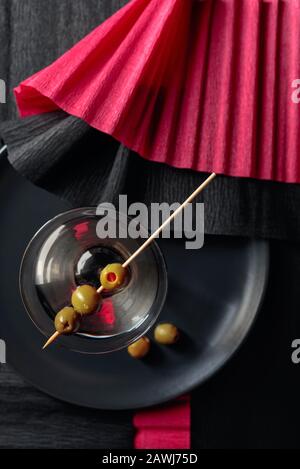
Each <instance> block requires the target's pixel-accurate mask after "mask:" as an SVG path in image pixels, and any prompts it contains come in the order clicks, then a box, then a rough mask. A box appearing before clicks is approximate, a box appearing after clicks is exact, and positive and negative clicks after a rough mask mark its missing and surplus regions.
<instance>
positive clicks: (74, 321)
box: [43, 306, 81, 349]
mask: <svg viewBox="0 0 300 469" xmlns="http://www.w3.org/2000/svg"><path fill="white" fill-rule="evenodd" d="M80 319H81V316H80V315H79V314H78V313H76V311H75V310H74V308H72V306H66V307H65V308H63V309H61V310H60V311H59V312H58V313H57V315H56V316H55V319H54V325H55V329H56V332H54V334H52V336H51V337H50V338H49V339H48V340H47V342H46V343H45V345H44V346H43V349H44V348H46V347H48V345H50V344H51V343H52V342H54V340H55V339H56V338H57V337H58V336H60V335H61V334H72V333H74V332H77V331H78V329H79V327H80Z"/></svg>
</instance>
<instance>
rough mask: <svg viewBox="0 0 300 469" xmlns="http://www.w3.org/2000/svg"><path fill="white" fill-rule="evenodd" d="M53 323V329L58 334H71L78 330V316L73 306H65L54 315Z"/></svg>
mask: <svg viewBox="0 0 300 469" xmlns="http://www.w3.org/2000/svg"><path fill="white" fill-rule="evenodd" d="M54 325H55V329H56V330H57V332H59V333H60V334H71V333H72V332H76V331H78V329H79V326H80V316H79V315H78V314H77V313H76V311H75V310H74V308H72V307H71V306H66V307H65V308H63V309H61V310H60V311H59V312H58V313H57V315H56V316H55V319H54Z"/></svg>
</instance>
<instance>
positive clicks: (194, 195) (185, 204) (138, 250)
mask: <svg viewBox="0 0 300 469" xmlns="http://www.w3.org/2000/svg"><path fill="white" fill-rule="evenodd" d="M215 177H216V173H211V175H210V176H208V178H206V179H205V181H204V182H202V184H200V186H199V187H198V188H197V189H196V190H195V191H194V192H193V193H192V194H191V195H190V196H189V197H188V198H187V199H186V200H185V201H184V202H183V203H182V204H181V205H180V206H179V207H178V208H177V209H176V210H175V211H174V212H173V213H172V214H171V215H170V216H169V217H168V218H167V219H166V220H165V221H164V222H163V223H162V224H161V225H160V226H159V227H158V228H157V230H155V231H154V233H153V234H152V235H151V236H150V237H149V238H148V239H146V241H145V242H144V243H143V244H142V245H141V246H140V247H139V248H138V249H137V250H136V251H135V252H134V253H133V254H131V256H130V257H128V259H127V260H126V261H125V262H124V263H123V264H122V266H123V267H127V266H128V265H129V264H130V263H131V262H132V261H133V260H134V259H135V258H136V257H137V256H138V255H139V254H141V252H143V251H144V249H146V248H147V247H148V246H149V244H151V243H152V241H153V240H154V239H155V238H156V237H157V236H158V235H159V233H161V231H162V230H163V229H164V228H165V227H166V226H168V225H169V224H170V223H171V221H172V220H174V218H175V217H176V216H177V215H178V214H179V213H180V212H182V210H184V209H185V207H186V206H187V205H188V204H189V203H190V202H192V200H194V198H195V197H197V195H198V194H200V192H202V191H203V190H204V189H205V188H206V187H207V186H208V184H209V183H210V182H211V181H212V180H213V179H214V178H215ZM103 290H104V287H103V286H102V285H101V286H100V287H99V288H98V290H97V292H98V293H101V292H102V291H103ZM60 335H61V334H60V332H57V331H56V332H54V334H52V336H51V337H50V338H49V339H48V340H47V342H46V343H45V345H44V346H43V349H45V348H46V347H48V345H50V344H52V342H54V340H56V339H57V338H58V337H59V336H60Z"/></svg>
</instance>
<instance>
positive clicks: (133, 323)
mask: <svg viewBox="0 0 300 469" xmlns="http://www.w3.org/2000/svg"><path fill="white" fill-rule="evenodd" d="M105 217H106V220H110V221H112V222H116V226H117V227H118V228H119V230H118V231H119V232H122V233H124V232H126V231H127V226H128V223H129V221H130V220H129V219H128V218H127V216H125V215H124V214H120V213H118V212H116V211H114V210H111V209H109V208H107V209H106V214H105ZM101 218H102V216H101V215H98V214H97V213H96V208H94V207H88V208H79V209H74V210H70V211H67V212H64V213H62V214H59V215H57V216H56V217H54V218H53V219H52V220H50V221H48V222H47V223H46V224H45V225H44V226H43V227H42V228H41V229H40V230H39V231H38V232H37V233H36V234H35V235H34V237H33V238H32V240H31V241H30V243H29V245H28V246H27V248H26V251H25V253H24V256H23V260H22V263H21V268H20V292H21V297H22V300H23V303H24V306H25V308H26V311H27V313H28V315H29V317H30V318H31V320H32V321H33V323H34V324H35V326H36V327H37V328H38V329H39V330H40V331H41V332H42V333H43V334H44V335H45V336H46V337H47V338H48V337H49V336H50V335H52V334H53V332H54V323H53V320H54V317H55V315H56V313H57V312H58V311H59V310H60V309H62V308H63V307H64V306H67V305H69V304H70V298H71V295H72V292H73V291H74V289H75V288H76V287H77V286H78V285H81V284H90V285H93V286H95V287H99V275H100V273H101V270H102V269H103V268H104V267H105V266H106V265H107V264H109V263H113V262H120V263H123V262H124V261H125V260H126V259H128V258H129V257H130V255H131V254H133V253H134V252H135V251H136V250H137V249H138V248H139V247H140V246H141V245H142V244H143V242H144V241H145V238H146V237H148V233H147V232H144V237H143V238H142V237H140V238H138V239H131V238H129V237H126V238H123V237H121V238H120V237H118V236H115V237H105V236H103V237H99V236H98V234H99V233H98V234H97V224H98V222H99V221H100V220H101ZM166 293H167V272H166V266H165V262H164V258H163V256H162V253H161V251H160V249H159V247H158V245H157V244H156V242H155V241H154V242H152V243H151V245H150V246H149V247H147V249H145V250H144V251H142V252H141V253H140V255H139V256H137V257H136V258H135V259H134V260H133V261H132V263H131V264H130V266H129V268H128V275H127V278H126V281H125V283H124V285H122V287H121V288H119V289H118V290H116V291H113V292H110V293H105V292H103V293H102V297H103V303H102V306H101V307H100V308H99V310H98V311H96V312H95V313H93V314H92V315H90V316H86V317H84V318H83V320H82V323H81V326H80V329H79V331H78V332H77V333H75V334H72V335H62V336H60V337H59V338H58V342H59V343H60V344H62V345H64V346H66V347H68V348H69V349H71V350H73V351H77V352H82V353H107V352H112V351H115V350H119V349H121V348H124V347H127V346H128V345H129V344H130V343H132V342H134V341H135V340H137V339H138V338H139V337H141V336H142V335H144V334H145V333H146V332H147V331H148V330H149V329H150V327H151V326H152V325H153V324H154V323H155V321H156V320H157V318H158V316H159V313H160V311H161V309H162V307H163V304H164V301H165V298H166Z"/></svg>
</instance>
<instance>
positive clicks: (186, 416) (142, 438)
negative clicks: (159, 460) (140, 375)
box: [133, 396, 191, 449]
mask: <svg viewBox="0 0 300 469" xmlns="http://www.w3.org/2000/svg"><path fill="white" fill-rule="evenodd" d="M133 423H134V427H135V428H136V435H135V440H134V447H135V448H136V449H190V444H191V443H190V440H191V428H190V427H191V410H190V399H189V396H187V397H185V398H181V399H178V400H176V401H174V402H171V403H169V404H166V405H165V406H159V407H156V408H151V409H146V410H141V411H139V412H137V413H136V414H135V416H134V420H133Z"/></svg>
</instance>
